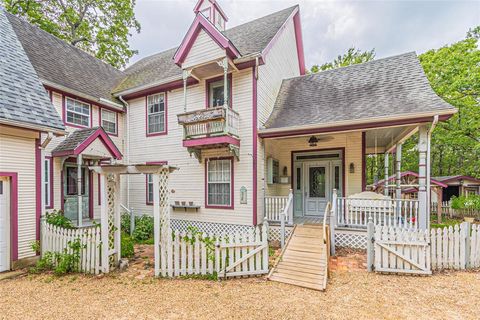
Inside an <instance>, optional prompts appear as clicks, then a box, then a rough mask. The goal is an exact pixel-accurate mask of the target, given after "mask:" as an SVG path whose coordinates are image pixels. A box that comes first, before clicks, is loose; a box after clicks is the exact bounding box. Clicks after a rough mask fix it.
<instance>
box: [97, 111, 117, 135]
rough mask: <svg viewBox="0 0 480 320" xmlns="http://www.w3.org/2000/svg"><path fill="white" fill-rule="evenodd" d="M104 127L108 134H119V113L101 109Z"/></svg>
mask: <svg viewBox="0 0 480 320" xmlns="http://www.w3.org/2000/svg"><path fill="white" fill-rule="evenodd" d="M101 110H102V111H101V112H102V113H101V115H100V116H101V119H102V127H103V129H104V130H105V131H106V132H107V133H111V134H117V113H116V112H114V111H110V110H106V109H101Z"/></svg>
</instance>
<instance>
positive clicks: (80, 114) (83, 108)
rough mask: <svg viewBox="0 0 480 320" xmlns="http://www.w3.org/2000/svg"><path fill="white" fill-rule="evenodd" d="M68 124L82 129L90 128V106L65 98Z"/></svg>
mask: <svg viewBox="0 0 480 320" xmlns="http://www.w3.org/2000/svg"><path fill="white" fill-rule="evenodd" d="M65 106H66V108H65V109H66V110H65V112H66V115H65V116H66V123H67V124H72V125H76V126H81V127H89V126H90V116H91V115H90V105H89V104H87V103H84V102H81V101H78V100H75V99H72V98H68V97H66V98H65Z"/></svg>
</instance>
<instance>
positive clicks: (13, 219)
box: [0, 172, 18, 267]
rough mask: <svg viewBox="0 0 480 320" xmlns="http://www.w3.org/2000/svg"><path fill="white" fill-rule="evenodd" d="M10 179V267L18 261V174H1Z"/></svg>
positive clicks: (0, 173)
mask: <svg viewBox="0 0 480 320" xmlns="http://www.w3.org/2000/svg"><path fill="white" fill-rule="evenodd" d="M0 176H2V177H8V178H10V267H11V266H12V262H13V261H17V260H18V173H17V172H0Z"/></svg>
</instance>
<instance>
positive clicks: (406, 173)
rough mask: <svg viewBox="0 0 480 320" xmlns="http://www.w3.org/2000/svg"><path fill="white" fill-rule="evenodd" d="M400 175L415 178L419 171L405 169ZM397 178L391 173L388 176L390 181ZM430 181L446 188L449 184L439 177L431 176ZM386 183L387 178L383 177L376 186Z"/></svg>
mask: <svg viewBox="0 0 480 320" xmlns="http://www.w3.org/2000/svg"><path fill="white" fill-rule="evenodd" d="M400 177H415V178H418V177H419V176H418V173H416V172H413V171H403V172H401V173H400ZM395 178H396V176H395V175H391V176H390V177H388V181H395ZM430 182H431V183H433V184H435V185H437V186H439V187H442V188H446V187H447V185H446V184H445V183H442V182H441V181H439V180H438V179H436V178H433V177H432V178H430ZM384 184H385V179H382V180H379V181H378V182H377V183H376V184H375V188H378V187H380V186H383V185H384Z"/></svg>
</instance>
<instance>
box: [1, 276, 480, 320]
mask: <svg viewBox="0 0 480 320" xmlns="http://www.w3.org/2000/svg"><path fill="white" fill-rule="evenodd" d="M479 301H480V273H467V272H454V273H450V274H446V273H444V274H438V275H435V276H433V277H409V276H390V275H389V276H387V275H378V274H369V273H366V272H364V271H353V272H348V271H336V272H334V273H333V274H332V277H331V279H330V281H329V285H328V288H327V291H326V292H317V291H311V290H308V289H302V288H298V287H294V286H290V285H284V284H280V283H275V282H269V281H266V280H264V279H263V278H250V279H238V280H228V281H221V282H217V281H208V280H192V279H185V280H166V279H154V278H152V277H150V276H148V277H145V278H143V279H138V278H132V277H131V276H128V272H127V273H121V274H119V273H113V274H110V275H108V276H105V277H101V278H98V277H88V276H66V277H60V278H58V277H54V276H50V275H41V276H38V275H35V276H32V275H28V276H25V277H21V278H17V279H13V280H4V281H0V318H3V319H54V318H55V319H132V318H135V319H197V318H198V319H252V318H256V319H313V318H323V319H325V318H332V319H347V318H355V319H367V318H368V319H372V318H378V319H381V318H382V319H383V318H385V319H398V318H405V319H441V318H443V319H478V317H479V315H480V304H479V303H478V302H479Z"/></svg>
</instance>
